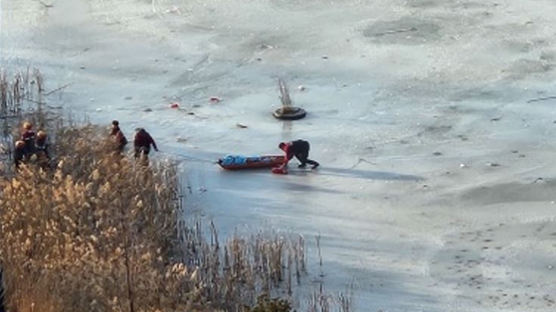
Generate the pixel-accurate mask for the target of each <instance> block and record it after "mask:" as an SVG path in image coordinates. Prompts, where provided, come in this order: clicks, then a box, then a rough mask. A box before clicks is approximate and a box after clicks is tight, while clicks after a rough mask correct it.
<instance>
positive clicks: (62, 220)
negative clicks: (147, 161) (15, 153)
mask: <svg viewBox="0 0 556 312" xmlns="http://www.w3.org/2000/svg"><path fill="white" fill-rule="evenodd" d="M28 72H29V73H30V71H28ZM33 75H34V76H33ZM18 77H19V78H18ZM30 77H34V78H30ZM14 81H15V82H10V83H8V80H7V79H6V75H5V74H4V73H2V75H1V77H0V91H1V94H2V105H3V106H2V111H1V113H2V114H5V115H2V116H5V117H6V118H4V121H5V127H7V128H8V129H9V130H8V131H7V132H5V133H8V134H12V133H13V134H14V135H17V131H18V127H19V125H20V123H21V121H22V120H23V118H25V119H26V120H33V121H34V122H35V124H37V125H39V128H42V129H45V130H47V132H48V133H49V138H50V140H51V141H50V143H51V151H52V154H53V156H54V159H53V166H51V168H50V169H47V170H44V168H43V167H41V166H39V165H37V164H34V163H28V164H26V165H23V166H22V168H21V169H20V170H19V171H18V172H17V174H6V173H5V174H2V175H0V267H1V268H3V269H4V276H3V278H4V284H5V293H6V294H5V300H6V304H7V306H8V308H10V309H11V310H14V311H24V312H26V311H45V312H49V311H57V312H63V311H129V312H136V311H238V312H243V311H245V312H247V311H256V312H259V311H261V312H262V311H284V312H285V311H289V310H290V308H291V307H290V304H289V303H288V302H287V301H284V300H278V299H270V296H271V295H272V296H275V297H276V296H278V297H286V298H288V297H290V296H292V295H293V290H294V288H295V285H294V284H300V283H301V282H302V280H303V276H304V275H305V274H306V270H307V266H306V255H305V240H304V238H303V237H301V236H295V235H280V234H276V233H274V234H268V233H262V232H260V233H256V234H253V235H247V236H240V235H233V236H232V237H230V238H228V239H227V240H226V241H225V243H224V244H223V245H222V246H221V245H220V244H221V242H220V240H219V238H218V232H217V230H216V227H215V226H214V224H212V223H210V225H209V226H203V224H202V223H201V222H200V221H194V222H192V221H191V220H189V219H188V217H187V215H186V212H185V209H184V206H183V202H182V200H183V195H181V192H180V186H179V182H178V178H177V167H176V165H175V164H174V163H172V162H170V161H162V162H151V165H150V166H148V167H146V166H142V165H138V164H136V163H135V162H134V161H132V160H131V159H130V158H128V157H126V156H125V155H120V154H119V153H115V152H114V150H115V146H114V145H113V142H112V141H110V140H108V139H107V137H106V136H107V131H106V130H105V129H101V128H99V127H94V126H84V127H79V128H77V127H72V126H71V125H68V124H64V123H63V120H62V119H61V118H57V116H52V115H49V113H48V112H46V111H45V110H43V109H42V108H41V107H42V104H41V103H42V99H40V97H41V92H42V90H43V80H42V76H40V73H39V72H38V71H35V72H33V73H32V74H28V75H27V76H25V75H23V76H21V75H20V76H17V75H16V78H15V80H14ZM33 81H34V82H33ZM29 88H31V89H33V88H35V89H33V90H34V91H30V90H31V89H29ZM37 97H38V100H34V99H35V98H37ZM18 99H19V100H18ZM21 99H27V100H32V101H31V102H32V103H34V104H35V106H34V108H33V109H29V110H28V111H26V109H24V108H23V106H22V100H21ZM12 113H14V114H13V116H12V115H10V114H12ZM8 121H9V122H8ZM11 140H12V142H13V139H11ZM11 144H12V143H10V146H11ZM0 163H1V162H0ZM5 172H7V171H5ZM319 249H320V248H319ZM321 261H322V260H321ZM323 298H324V295H322V291H321V292H320V297H314V301H315V302H317V300H318V302H319V303H320V304H325V302H328V301H327V300H324V299H323ZM346 302H348V301H346V300H343V301H339V303H340V305H346V304H348V303H349V302H348V303H346ZM348 305H349V304H348ZM251 307H252V308H251ZM309 308H310V309H311V306H310V304H309ZM322 311H325V310H324V309H323V310H322ZM340 311H350V310H349V309H343V310H340Z"/></svg>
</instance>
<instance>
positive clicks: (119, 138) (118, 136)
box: [110, 120, 127, 153]
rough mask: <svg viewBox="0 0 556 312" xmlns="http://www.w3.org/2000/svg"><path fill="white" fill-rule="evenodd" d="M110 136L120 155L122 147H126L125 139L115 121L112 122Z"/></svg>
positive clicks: (118, 124)
mask: <svg viewBox="0 0 556 312" xmlns="http://www.w3.org/2000/svg"><path fill="white" fill-rule="evenodd" d="M110 136H111V137H112V138H113V139H114V142H115V144H116V147H117V149H118V151H119V152H120V153H122V152H123V151H124V147H125V146H126V145H127V138H126V137H125V135H124V133H123V132H122V130H121V129H120V123H119V122H118V121H117V120H114V121H112V130H111V131H110Z"/></svg>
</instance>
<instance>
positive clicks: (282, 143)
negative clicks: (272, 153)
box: [278, 142, 286, 150]
mask: <svg viewBox="0 0 556 312" xmlns="http://www.w3.org/2000/svg"><path fill="white" fill-rule="evenodd" d="M278 148H279V149H281V150H284V149H285V148H286V143H284V142H280V144H278Z"/></svg>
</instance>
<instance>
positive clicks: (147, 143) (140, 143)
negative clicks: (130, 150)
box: [133, 128, 158, 158]
mask: <svg viewBox="0 0 556 312" xmlns="http://www.w3.org/2000/svg"><path fill="white" fill-rule="evenodd" d="M151 144H152V146H153V148H154V150H155V151H157V152H158V148H157V147H156V143H155V142H154V140H153V138H152V137H151V135H150V134H149V133H148V132H147V131H145V129H143V128H138V129H137V133H135V138H134V140H133V145H134V147H135V158H139V156H141V152H144V153H145V156H148V155H149V152H150V151H151Z"/></svg>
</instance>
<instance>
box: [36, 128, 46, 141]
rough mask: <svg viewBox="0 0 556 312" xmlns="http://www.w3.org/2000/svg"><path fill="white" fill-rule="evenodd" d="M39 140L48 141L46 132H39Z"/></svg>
mask: <svg viewBox="0 0 556 312" xmlns="http://www.w3.org/2000/svg"><path fill="white" fill-rule="evenodd" d="M37 139H40V140H44V139H46V132H44V131H42V130H41V131H39V132H37Z"/></svg>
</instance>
